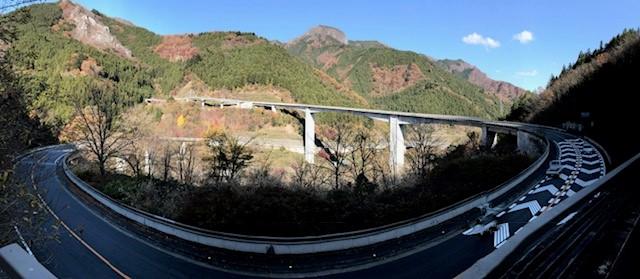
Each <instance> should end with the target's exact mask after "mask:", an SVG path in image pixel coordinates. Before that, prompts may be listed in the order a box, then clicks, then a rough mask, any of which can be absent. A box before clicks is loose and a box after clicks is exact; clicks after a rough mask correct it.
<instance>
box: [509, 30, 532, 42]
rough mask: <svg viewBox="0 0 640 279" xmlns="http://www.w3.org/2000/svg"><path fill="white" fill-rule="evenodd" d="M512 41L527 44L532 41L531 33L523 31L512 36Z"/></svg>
mask: <svg viewBox="0 0 640 279" xmlns="http://www.w3.org/2000/svg"><path fill="white" fill-rule="evenodd" d="M513 39H514V40H516V41H519V42H520V43H521V44H527V43H530V42H531V41H533V33H531V31H527V30H524V31H522V32H520V33H518V34H515V35H513Z"/></svg>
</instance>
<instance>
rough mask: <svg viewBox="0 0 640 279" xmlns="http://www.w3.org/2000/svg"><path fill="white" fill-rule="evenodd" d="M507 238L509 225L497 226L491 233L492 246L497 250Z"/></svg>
mask: <svg viewBox="0 0 640 279" xmlns="http://www.w3.org/2000/svg"><path fill="white" fill-rule="evenodd" d="M507 238H509V223H502V224H500V225H498V230H497V231H495V232H494V233H493V246H494V247H496V248H498V245H500V243H502V242H504V241H505V240H506V239H507Z"/></svg>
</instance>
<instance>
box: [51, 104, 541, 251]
mask: <svg viewBox="0 0 640 279" xmlns="http://www.w3.org/2000/svg"><path fill="white" fill-rule="evenodd" d="M253 105H256V106H265V107H269V108H270V109H271V108H273V107H275V108H277V109H297V110H302V111H303V112H305V115H306V116H307V118H308V119H309V122H311V123H308V124H309V125H313V121H312V119H313V118H312V117H309V114H312V113H314V112H322V111H331V112H346V113H356V114H365V115H368V116H370V117H372V118H373V117H376V118H382V119H387V120H389V121H390V122H392V124H391V126H392V127H393V128H392V131H391V134H392V135H391V137H393V138H392V139H391V140H392V142H393V141H396V143H395V147H393V144H392V146H391V148H397V149H398V151H399V152H398V153H396V155H399V154H403V151H404V150H402V148H400V147H401V144H403V138H402V133H401V130H400V129H399V125H401V124H402V123H407V124H408V123H433V122H438V123H447V124H456V125H469V126H478V127H483V128H484V127H486V129H487V130H488V131H495V132H508V133H511V134H518V133H522V134H521V136H527V137H528V139H527V140H541V141H543V142H544V146H545V150H544V153H543V154H542V155H541V156H540V157H539V158H538V159H537V160H536V161H535V162H534V163H533V164H532V165H531V166H529V167H528V168H527V169H526V170H524V171H523V172H521V173H520V174H519V175H517V176H516V177H514V178H512V179H511V180H509V181H507V182H505V183H503V184H502V185H499V186H497V187H495V188H494V189H492V190H490V191H486V192H483V193H480V194H477V195H475V196H472V197H470V198H468V199H466V200H464V201H461V202H458V203H456V204H454V205H451V206H449V207H447V208H443V209H441V210H439V211H437V212H432V213H429V214H425V215H422V216H420V217H417V218H413V219H409V220H405V221H402V222H398V223H394V224H389V225H386V226H381V227H377V228H371V229H366V230H360V231H352V232H346V233H339V234H331V235H321V236H309V237H263V236H249V235H239V234H231V233H223V232H215V231H210V230H204V229H201V228H197V227H193V226H189V225H185V224H181V223H178V222H175V221H173V220H169V219H166V218H163V217H160V216H156V215H153V214H150V213H147V212H144V211H141V210H138V209H136V208H133V207H130V206H128V205H125V204H122V203H120V202H118V201H116V200H114V199H111V198H110V197H108V196H106V195H104V194H103V193H101V192H99V191H97V190H96V189H94V188H93V187H92V186H90V185H89V184H87V183H85V182H84V181H82V180H81V179H79V178H78V177H77V176H76V175H75V174H74V173H73V172H72V171H71V170H70V169H69V167H68V162H67V161H68V160H69V158H70V157H69V156H68V157H67V158H66V159H65V160H63V168H64V173H65V175H66V176H67V177H68V178H69V180H70V181H71V182H72V183H74V184H75V185H76V186H77V187H79V188H80V189H81V190H83V191H84V192H85V193H87V194H88V195H90V196H91V197H92V198H94V199H95V200H96V201H98V202H100V203H101V204H103V205H104V206H106V207H107V208H109V209H110V210H113V211H114V212H116V213H118V214H120V215H121V216H123V217H125V218H127V219H129V220H131V221H133V222H136V223H139V224H142V225H144V226H147V227H151V228H154V229H156V230H158V231H160V232H163V233H167V234H170V235H173V236H175V237H179V238H181V239H184V240H188V241H192V242H195V243H200V244H203V245H207V246H212V247H217V248H222V249H227V250H233V251H239V252H250V253H267V251H269V250H272V251H273V252H275V253H276V254H311V253H321V252H331V251H339V250H345V249H351V248H357V247H364V246H369V245H373V244H377V243H382V242H385V241H389V240H392V239H397V238H401V237H404V236H408V235H411V234H414V233H416V232H419V231H422V230H425V229H427V228H430V227H434V226H436V225H439V224H441V223H443V222H445V221H448V220H451V219H452V218H455V217H458V216H461V215H462V214H464V213H467V212H469V211H471V210H474V209H477V208H484V207H485V206H486V205H487V204H489V203H491V201H493V200H495V199H497V198H499V197H501V196H502V195H504V194H505V193H507V192H509V191H511V190H513V189H514V188H516V187H517V186H519V185H520V184H521V182H522V181H523V180H525V179H526V178H527V177H529V176H530V175H532V174H533V173H534V172H535V171H537V170H538V169H539V168H540V167H542V166H543V165H544V163H545V162H546V161H547V157H548V156H549V149H550V144H549V142H548V140H546V139H545V131H546V130H545V129H551V128H545V127H541V126H536V125H528V124H521V123H511V122H498V121H486V120H482V119H478V118H472V117H460V116H444V115H429V114H416V113H403V112H390V111H378V110H366V109H352V108H339V107H326V106H313V105H300V104H282V103H266V102H253ZM305 122H306V120H305ZM309 130H311V129H309ZM394 130H395V131H394ZM306 137H307V134H306V133H305V138H306ZM309 137H311V135H309ZM392 158H393V157H392ZM403 159H404V158H396V159H394V160H395V161H393V162H395V163H401V162H402V161H403Z"/></svg>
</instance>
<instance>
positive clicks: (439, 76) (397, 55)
mask: <svg viewBox="0 0 640 279" xmlns="http://www.w3.org/2000/svg"><path fill="white" fill-rule="evenodd" d="M286 48H287V49H288V50H289V52H290V53H291V54H293V55H296V56H298V57H300V58H302V59H303V60H304V61H306V62H307V63H309V64H310V65H313V66H314V67H316V68H318V69H321V70H323V71H325V72H327V73H328V74H329V75H330V76H332V77H333V78H335V79H336V80H338V81H339V82H341V83H342V84H344V85H345V86H347V87H349V88H351V89H353V90H354V91H356V92H358V93H360V94H361V95H363V96H364V97H365V98H366V99H367V100H368V101H369V102H370V103H371V104H373V105H375V106H380V107H384V108H388V109H396V110H409V111H443V112H447V113H453V114H466V115H469V114H471V115H480V116H484V117H488V116H492V117H495V116H497V115H499V114H500V112H499V110H500V105H499V102H500V100H502V101H503V102H504V103H505V104H504V107H506V108H504V110H503V111H507V110H508V109H509V104H510V103H511V100H513V99H514V98H515V97H517V96H520V95H521V94H524V92H525V91H524V90H523V89H520V88H517V87H515V86H513V85H510V84H508V83H504V82H498V81H493V80H491V79H489V78H488V77H486V75H485V74H484V73H482V72H480V71H479V70H477V68H475V67H473V66H471V65H469V64H466V63H465V65H467V66H468V67H467V68H465V69H461V70H460V71H457V70H456V69H457V68H455V67H453V64H454V63H448V62H449V61H453V60H444V61H443V62H440V61H434V60H433V59H431V58H429V57H427V56H424V55H421V54H418V53H415V52H410V51H399V50H396V49H393V48H390V47H388V46H386V45H384V44H382V43H380V42H377V41H348V40H347V38H346V35H345V34H344V33H343V32H342V31H340V30H338V29H336V28H333V27H329V26H322V25H320V26H317V27H314V28H312V29H311V30H309V31H308V32H307V33H305V34H304V35H302V36H300V37H298V38H296V39H294V40H292V41H291V42H289V43H287V44H286ZM463 71H464V73H469V72H473V75H466V76H465V75H464V73H463Z"/></svg>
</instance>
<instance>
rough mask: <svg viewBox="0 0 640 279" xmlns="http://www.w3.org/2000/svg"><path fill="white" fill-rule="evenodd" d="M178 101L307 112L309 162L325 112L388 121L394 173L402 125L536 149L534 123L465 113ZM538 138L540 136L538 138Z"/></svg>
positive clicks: (400, 158) (398, 167) (401, 150)
mask: <svg viewBox="0 0 640 279" xmlns="http://www.w3.org/2000/svg"><path fill="white" fill-rule="evenodd" d="M174 99H175V100H176V101H182V102H196V103H200V104H201V105H202V106H203V107H205V106H213V107H220V108H224V107H237V108H242V109H252V108H256V107H258V108H264V109H268V110H271V111H273V112H277V111H278V110H289V111H298V112H301V113H302V114H303V115H304V158H305V161H307V162H308V163H314V158H315V153H316V152H315V151H316V145H315V120H314V114H316V113H323V112H334V113H349V114H353V115H359V116H364V117H367V118H370V119H373V120H377V121H384V122H388V123H389V165H390V167H391V170H393V171H394V172H395V173H400V172H401V171H402V169H403V168H404V163H405V152H406V149H407V145H406V144H405V139H404V135H403V132H402V129H401V127H402V126H403V125H411V124H422V123H433V124H451V125H463V126H471V127H479V128H481V129H482V132H481V138H480V142H481V145H483V146H492V145H493V144H495V143H496V142H497V140H498V134H509V135H515V136H517V144H518V150H520V151H521V152H526V153H530V152H532V151H533V150H534V145H533V142H532V140H534V138H532V135H534V134H533V130H532V128H531V125H526V126H524V125H522V124H520V123H509V122H505V121H489V120H485V119H481V118H475V117H466V116H451V115H438V114H423V113H410V112H397V111H385V110H374V109H361V108H346V107H335V106H322V105H307V104H293V103H278V102H262V101H244V100H235V99H224V98H213V97H197V96H196V97H176V98H174ZM145 102H146V103H156V102H166V100H164V99H146V100H145ZM538 140H539V139H538Z"/></svg>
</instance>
